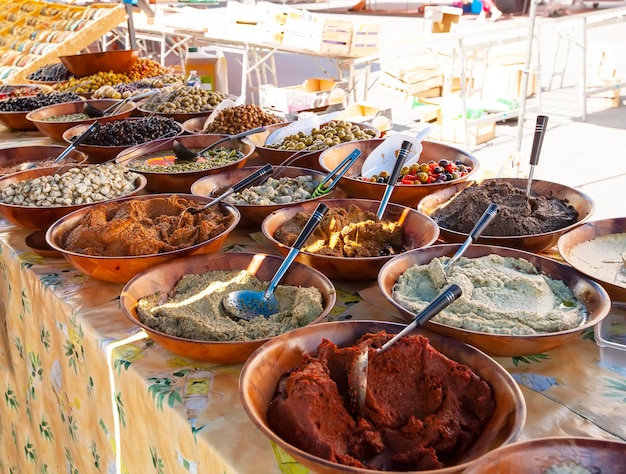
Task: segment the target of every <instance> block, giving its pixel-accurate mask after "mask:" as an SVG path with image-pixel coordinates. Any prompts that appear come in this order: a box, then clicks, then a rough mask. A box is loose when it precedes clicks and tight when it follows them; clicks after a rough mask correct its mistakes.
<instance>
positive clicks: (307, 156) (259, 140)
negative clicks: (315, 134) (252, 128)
mask: <svg viewBox="0 0 626 474" xmlns="http://www.w3.org/2000/svg"><path fill="white" fill-rule="evenodd" d="M290 123H291V122H284V123H277V124H273V125H269V126H268V127H266V129H265V131H263V132H259V133H254V134H252V135H249V136H248V139H249V140H250V141H251V142H252V143H254V146H255V147H256V152H257V154H258V155H259V157H260V158H261V160H262V161H263V162H264V163H270V164H272V165H280V164H282V163H283V162H285V161H286V160H288V159H289V158H291V157H293V158H294V161H293V162H289V164H290V165H293V166H299V167H301V168H310V169H313V170H318V171H322V172H326V173H327V172H328V171H330V170H331V169H333V168H334V167H333V168H330V169H328V170H325V169H324V168H323V167H322V166H320V162H319V158H320V155H321V154H322V152H323V151H324V150H318V151H302V152H299V153H297V152H294V151H292V150H277V149H275V148H268V147H266V146H265V141H266V140H267V138H268V137H269V135H270V134H271V133H272V132H274V131H276V130H277V129H279V128H282V127H285V126H287V125H289V124H290ZM322 125H324V124H323V123H322ZM354 125H357V126H358V127H359V128H360V129H362V130H371V131H372V132H373V133H374V134H373V137H374V138H377V137H380V130H378V129H377V128H376V127H372V126H371V125H366V124H363V123H354ZM360 141H368V140H354V141H351V142H346V143H345V145H346V146H351V145H352V148H349V151H348V152H347V153H350V152H351V151H352V150H353V149H354V148H355V146H356V143H359V142H360ZM341 145H344V144H341ZM341 145H335V146H333V147H332V148H335V147H336V146H341ZM344 150H345V148H344ZM296 153H297V154H296ZM347 153H346V154H345V155H343V156H342V158H341V159H343V158H345V157H346V155H347ZM339 161H341V160H339ZM339 161H338V162H337V163H339Z"/></svg>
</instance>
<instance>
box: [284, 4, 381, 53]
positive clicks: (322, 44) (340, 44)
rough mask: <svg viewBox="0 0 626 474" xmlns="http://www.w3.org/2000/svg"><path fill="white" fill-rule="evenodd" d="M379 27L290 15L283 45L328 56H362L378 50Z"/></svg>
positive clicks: (312, 16)
mask: <svg viewBox="0 0 626 474" xmlns="http://www.w3.org/2000/svg"><path fill="white" fill-rule="evenodd" d="M379 40H380V24H375V23H359V22H353V21H346V20H336V19H329V18H326V19H324V18H320V17H317V16H314V15H311V14H309V13H308V12H304V13H303V14H301V15H289V16H288V17H287V21H286V22H285V32H284V35H283V44H284V45H285V46H290V47H293V48H298V49H302V50H306V51H314V52H317V53H321V54H326V55H329V56H345V57H362V56H368V55H371V54H376V53H377V52H378V49H379Z"/></svg>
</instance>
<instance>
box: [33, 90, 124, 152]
mask: <svg viewBox="0 0 626 474" xmlns="http://www.w3.org/2000/svg"><path fill="white" fill-rule="evenodd" d="M119 102H121V101H119V100H114V99H89V100H85V101H77V102H64V103H61V104H53V105H48V106H46V107H41V108H39V109H35V110H32V111H30V112H29V113H28V114H27V115H26V118H27V119H28V120H30V121H31V122H33V123H34V124H35V127H37V130H39V131H40V132H41V133H43V134H44V135H46V136H47V137H50V138H52V139H53V140H56V141H59V142H62V141H63V133H65V131H66V130H67V129H69V128H72V127H74V126H76V125H83V124H90V123H93V122H95V121H96V120H97V121H98V122H99V123H105V122H112V121H113V120H119V119H123V118H126V117H130V116H131V114H132V113H133V111H134V110H135V103H134V102H126V103H125V104H124V105H122V107H120V110H119V111H118V112H116V113H114V114H111V115H107V116H106V117H94V118H89V119H85V120H73V121H50V120H46V119H49V118H50V117H56V116H59V115H66V114H77V113H82V112H83V108H84V104H85V103H88V104H91V105H93V106H94V107H96V108H98V109H100V110H104V109H106V108H107V107H110V106H111V105H113V104H115V103H119Z"/></svg>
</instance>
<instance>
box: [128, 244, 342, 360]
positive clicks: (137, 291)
mask: <svg viewBox="0 0 626 474" xmlns="http://www.w3.org/2000/svg"><path fill="white" fill-rule="evenodd" d="M282 262H283V259H282V258H281V257H277V256H274V255H264V254H252V253H223V254H218V255H210V256H206V255H205V256H192V257H185V258H179V259H176V260H172V261H170V262H167V263H163V264H161V265H157V266H155V267H152V268H150V269H148V270H146V271H144V272H142V273H140V274H139V275H137V276H135V277H134V278H133V279H132V280H130V281H129V282H128V283H127V284H126V286H125V287H124V289H123V290H122V294H121V297H120V305H121V307H122V311H123V312H124V315H125V316H126V317H127V318H128V319H130V320H131V321H132V322H133V323H134V324H136V325H138V326H140V327H141V328H143V330H144V331H146V333H148V335H149V336H150V337H151V338H152V339H153V340H154V342H156V343H157V344H159V345H160V346H162V347H164V348H165V349H168V350H169V351H171V352H173V353H175V354H179V355H182V356H183V357H185V358H189V359H195V360H199V361H203V362H214V363H221V364H236V363H242V362H244V361H245V360H246V359H247V358H248V357H249V356H250V354H252V353H253V352H254V351H255V350H256V349H258V347H259V346H261V345H262V344H263V343H264V342H267V341H268V339H257V340H252V341H199V340H192V339H184V338H181V337H176V336H170V335H168V334H165V333H162V332H159V331H156V330H154V329H152V328H150V327H148V326H146V325H145V324H143V323H142V322H141V321H139V319H138V318H137V311H136V307H137V302H138V301H139V300H140V299H141V298H143V297H145V296H148V295H151V294H154V293H156V292H167V291H169V290H171V289H172V288H173V287H174V286H175V285H176V283H177V282H178V280H179V279H180V278H181V277H182V276H183V275H187V274H198V273H205V272H209V271H213V270H239V269H241V270H244V269H247V270H248V271H250V272H251V273H252V274H254V275H256V276H257V277H258V278H260V279H261V280H263V281H269V280H271V279H272V277H273V276H274V274H275V273H276V270H278V267H279V266H280V264H281V263H282ZM281 284H285V285H296V286H314V287H316V288H318V289H319V290H320V292H321V293H322V297H323V311H322V314H320V316H319V317H318V318H317V319H316V320H315V321H313V322H312V323H310V324H309V326H311V325H315V323H318V322H319V321H321V320H322V319H324V318H325V317H326V315H327V314H328V313H329V312H330V310H331V309H332V308H333V306H334V305H335V300H336V295H335V289H334V287H333V284H332V283H331V282H330V280H328V278H326V277H325V276H324V275H322V274H321V273H320V272H318V271H316V270H314V269H312V268H309V267H307V266H305V265H302V264H300V263H297V262H294V263H293V264H292V266H290V267H289V270H288V271H287V273H286V274H285V276H284V278H283V280H281Z"/></svg>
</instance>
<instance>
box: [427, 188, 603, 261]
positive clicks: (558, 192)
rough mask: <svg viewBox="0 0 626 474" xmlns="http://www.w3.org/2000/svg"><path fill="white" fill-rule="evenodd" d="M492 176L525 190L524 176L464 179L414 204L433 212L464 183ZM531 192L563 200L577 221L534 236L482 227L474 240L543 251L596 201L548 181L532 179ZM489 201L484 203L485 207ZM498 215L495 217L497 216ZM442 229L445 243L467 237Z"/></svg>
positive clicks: (586, 216)
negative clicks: (495, 232) (496, 232)
mask: <svg viewBox="0 0 626 474" xmlns="http://www.w3.org/2000/svg"><path fill="white" fill-rule="evenodd" d="M493 179H495V180H496V181H498V182H508V183H511V184H512V185H513V186H515V187H518V188H521V189H526V183H527V180H526V179H523V178H491V179H483V180H478V181H475V182H469V181H467V182H463V183H458V184H455V185H453V186H450V187H448V188H446V189H441V190H439V191H437V192H434V193H432V194H429V195H428V196H425V197H424V198H422V200H421V201H420V202H419V204H418V205H417V209H418V210H419V211H421V212H423V213H424V214H426V215H429V216H430V215H432V213H433V212H434V211H435V210H436V209H438V208H439V207H443V206H445V205H446V204H447V203H448V202H449V201H451V200H452V199H454V198H455V197H456V195H457V194H458V193H460V192H461V191H462V190H463V189H465V188H466V187H467V186H470V185H472V184H474V183H478V184H481V183H484V182H487V181H491V180H493ZM532 192H533V193H535V194H537V195H538V196H546V197H556V198H558V199H562V200H564V201H566V202H567V203H568V204H569V205H570V206H572V207H574V209H576V210H577V211H578V220H577V221H576V223H574V224H572V225H570V226H567V227H564V228H562V229H558V230H555V231H552V232H545V233H543V234H534V235H519V236H505V237H502V236H493V235H489V227H487V228H486V229H485V231H484V232H483V234H482V235H481V236H480V237H478V239H477V243H479V244H485V245H497V246H501V247H511V248H516V249H520V250H526V251H528V252H542V251H544V250H547V249H549V248H550V247H553V246H554V245H556V243H557V241H558V239H559V237H560V236H561V235H563V234H564V233H565V232H568V231H570V230H572V229H573V228H575V227H577V226H579V225H580V224H583V223H584V222H586V221H588V220H589V219H590V218H591V215H592V214H593V212H594V210H595V204H594V202H593V200H592V199H591V198H590V197H589V196H587V195H586V194H585V193H583V192H581V191H579V190H577V189H574V188H570V187H569V186H565V185H564V184H559V183H554V182H551V181H540V180H536V179H535V180H533V182H532ZM488 204H489V203H486V204H485V208H486V207H487V205H488ZM497 218H498V217H497V216H496V219H497ZM439 228H440V229H441V239H442V240H443V241H444V242H448V243H461V242H464V241H465V239H466V238H467V234H465V233H462V232H457V231H454V230H451V229H448V228H446V227H445V226H443V225H439Z"/></svg>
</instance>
